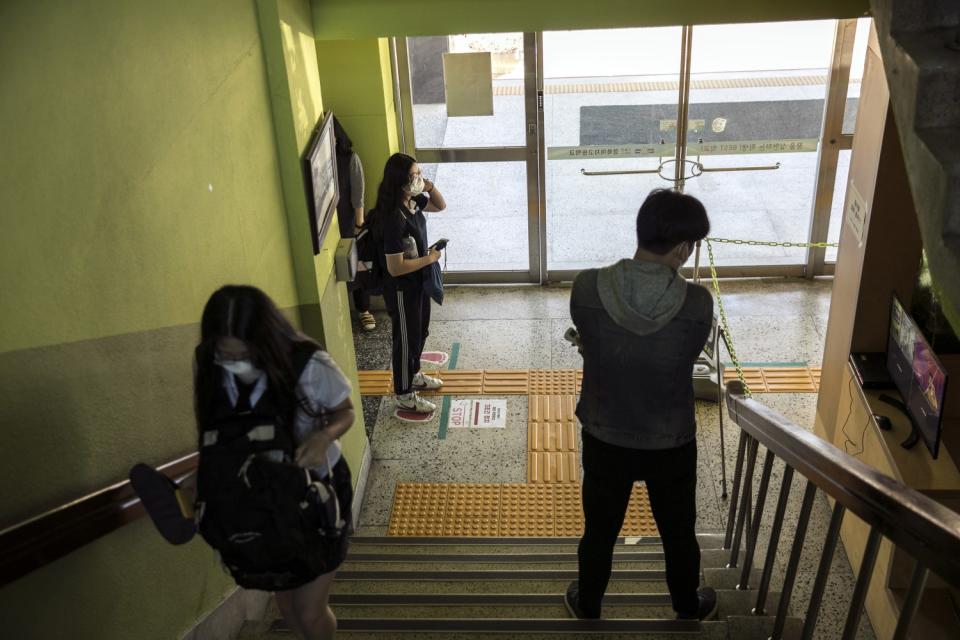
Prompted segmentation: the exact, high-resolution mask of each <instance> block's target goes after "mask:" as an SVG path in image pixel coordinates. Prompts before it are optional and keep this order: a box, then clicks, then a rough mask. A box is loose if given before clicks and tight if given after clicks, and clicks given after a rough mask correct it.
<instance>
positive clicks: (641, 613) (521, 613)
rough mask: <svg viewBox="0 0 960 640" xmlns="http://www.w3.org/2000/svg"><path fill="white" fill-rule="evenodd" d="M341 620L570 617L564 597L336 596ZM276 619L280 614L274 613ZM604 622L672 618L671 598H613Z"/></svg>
mask: <svg viewBox="0 0 960 640" xmlns="http://www.w3.org/2000/svg"><path fill="white" fill-rule="evenodd" d="M330 606H331V607H333V609H334V611H335V612H336V614H337V618H338V619H346V618H365V617H369V618H377V617H382V616H387V617H390V618H491V619H493V618H560V619H563V618H567V617H568V616H569V614H568V613H567V609H566V607H565V606H564V604H563V594H562V593H553V594H528V593H523V594H519V593H504V594H469V593H467V594H446V593H444V594H419V595H398V594H397V595H390V594H356V595H341V594H335V595H332V596H331V597H330ZM273 613H274V614H276V610H274V611H273ZM603 617H604V618H607V619H614V618H629V619H636V618H647V619H649V618H673V617H674V611H673V607H672V606H671V603H670V594H668V593H627V594H609V595H607V596H606V597H605V598H604V601H603Z"/></svg>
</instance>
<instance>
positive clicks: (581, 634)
mask: <svg viewBox="0 0 960 640" xmlns="http://www.w3.org/2000/svg"><path fill="white" fill-rule="evenodd" d="M264 626H265V625H262V624H261V625H248V626H246V627H245V628H244V631H243V633H242V634H241V636H240V638H241V639H243V640H254V639H257V640H272V639H274V638H277V639H279V638H285V639H289V638H290V637H291V633H290V630H289V628H288V627H287V625H286V622H285V621H283V620H276V621H274V622H272V623H271V624H269V626H266V628H264ZM337 626H338V629H337V637H338V638H341V637H342V638H355V639H363V640H366V639H367V638H371V639H372V638H378V639H382V638H385V637H394V634H396V635H397V636H398V637H403V634H408V633H409V634H416V636H415V637H416V638H431V639H434V638H435V639H441V638H443V639H446V638H450V639H456V640H471V639H475V638H490V637H491V636H493V637H496V638H498V639H499V640H507V639H510V638H523V639H524V640H552V639H555V638H557V637H558V636H559V637H562V638H566V639H580V638H582V639H584V640H587V639H592V638H596V637H597V635H598V634H602V635H601V637H603V638H605V639H607V640H655V639H657V638H662V637H663V634H670V635H671V636H673V635H678V636H681V637H682V636H689V637H696V638H704V639H707V640H725V639H726V638H727V624H726V622H718V621H712V622H697V621H695V620H662V619H636V620H573V619H570V618H543V619H535V620H510V619H505V620H488V619H474V618H445V619H441V620H412V619H402V618H367V619H363V620H359V619H347V620H340V621H338V625H337Z"/></svg>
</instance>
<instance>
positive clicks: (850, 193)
mask: <svg viewBox="0 0 960 640" xmlns="http://www.w3.org/2000/svg"><path fill="white" fill-rule="evenodd" d="M844 218H846V222H847V225H848V226H849V227H850V230H851V231H853V235H854V237H856V239H857V244H858V245H862V244H863V237H864V235H865V234H866V232H867V203H866V201H864V199H863V196H861V195H860V192H859V191H857V188H856V187H855V186H854V185H853V181H852V180H851V181H850V186H849V188H848V189H847V210H846V211H845V212H844Z"/></svg>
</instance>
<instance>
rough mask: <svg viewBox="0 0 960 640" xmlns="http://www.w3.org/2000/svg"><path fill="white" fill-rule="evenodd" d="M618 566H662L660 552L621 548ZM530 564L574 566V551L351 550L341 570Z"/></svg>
mask: <svg viewBox="0 0 960 640" xmlns="http://www.w3.org/2000/svg"><path fill="white" fill-rule="evenodd" d="M614 566H615V567H617V568H620V569H662V568H663V553H662V552H660V551H653V552H636V551H624V552H620V553H618V554H616V556H615V557H614ZM523 567H534V568H536V569H576V568H577V554H576V553H575V552H566V553H470V554H467V553H462V554H456V553H451V554H446V553H434V554H430V553H406V552H401V553H351V554H350V555H349V556H348V557H347V560H346V562H345V563H344V564H343V566H342V568H341V571H350V570H367V569H369V568H379V569H386V570H391V571H416V570H420V571H443V570H456V569H464V568H468V569H471V570H495V569H513V568H523Z"/></svg>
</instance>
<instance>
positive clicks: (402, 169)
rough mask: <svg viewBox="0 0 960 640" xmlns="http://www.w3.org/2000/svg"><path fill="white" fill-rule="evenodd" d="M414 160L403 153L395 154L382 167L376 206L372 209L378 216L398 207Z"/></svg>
mask: <svg viewBox="0 0 960 640" xmlns="http://www.w3.org/2000/svg"><path fill="white" fill-rule="evenodd" d="M415 162H416V160H415V159H414V158H413V156H408V155H407V154H405V153H395V154H393V155H392V156H390V157H389V158H387V164H385V165H384V166H383V179H382V180H380V186H379V187H377V204H376V205H375V206H374V207H373V210H374V211H375V212H379V214H380V215H387V214H390V213H393V212H394V211H396V210H397V209H398V208H399V207H400V200H401V198H402V196H403V188H404V187H405V186H407V185H408V184H410V167H412V166H413V165H414V163H415Z"/></svg>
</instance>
